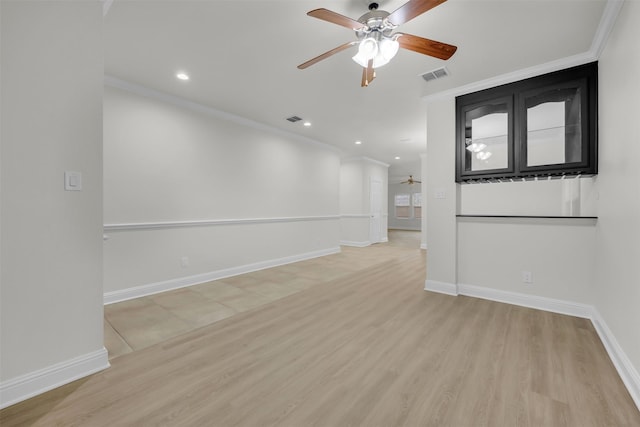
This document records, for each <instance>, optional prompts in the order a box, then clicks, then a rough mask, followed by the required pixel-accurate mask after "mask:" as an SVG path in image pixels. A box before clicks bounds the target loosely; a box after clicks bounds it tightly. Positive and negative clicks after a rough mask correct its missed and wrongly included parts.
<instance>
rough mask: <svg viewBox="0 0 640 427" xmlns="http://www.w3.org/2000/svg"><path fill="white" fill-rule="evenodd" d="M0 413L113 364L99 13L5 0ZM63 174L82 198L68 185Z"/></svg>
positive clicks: (91, 5) (79, 5) (87, 7)
mask: <svg viewBox="0 0 640 427" xmlns="http://www.w3.org/2000/svg"><path fill="white" fill-rule="evenodd" d="M0 10H1V19H2V22H1V25H0V29H1V43H2V45H1V51H2V65H1V67H2V68H1V87H2V97H1V103H2V119H1V121H2V123H1V140H2V145H1V162H2V163H1V192H0V193H1V199H0V206H1V218H2V219H1V230H2V245H1V264H2V268H1V292H2V296H1V298H0V312H1V321H0V336H1V338H2V340H1V349H0V351H1V354H0V359H2V363H1V365H0V395H1V402H0V406H6V405H7V404H10V403H12V402H15V401H17V400H21V399H24V398H26V397H29V396H31V395H33V394H35V393H38V392H42V391H44V390H46V389H49V388H52V387H53V386H57V385H60V384H62V383H65V382H68V381H70V380H73V379H75V378H76V377H81V376H83V375H86V374H88V373H90V372H94V371H95V370H99V369H102V368H105V367H106V366H108V362H107V354H106V351H105V350H104V348H103V337H102V321H103V311H102V85H103V63H102V7H101V4H100V3H99V2H69V1H47V2H23V1H2V2H1V3H0ZM65 170H71V171H78V172H81V173H82V186H83V189H82V191H73V192H70V191H65V190H64V185H63V182H64V179H63V177H64V172H65Z"/></svg>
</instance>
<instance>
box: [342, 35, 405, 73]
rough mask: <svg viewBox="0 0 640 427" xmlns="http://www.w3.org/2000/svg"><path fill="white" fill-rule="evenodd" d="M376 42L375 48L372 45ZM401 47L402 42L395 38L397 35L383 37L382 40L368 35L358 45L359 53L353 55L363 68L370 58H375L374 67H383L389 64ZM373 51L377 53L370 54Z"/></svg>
mask: <svg viewBox="0 0 640 427" xmlns="http://www.w3.org/2000/svg"><path fill="white" fill-rule="evenodd" d="M374 44H375V49H372V48H371V46H373V45H374ZM399 48H400V43H398V41H397V40H395V37H383V38H382V39H381V40H380V41H377V40H376V39H374V38H373V37H367V38H366V39H364V40H362V41H361V42H360V45H359V46H358V53H357V54H356V55H355V56H354V57H353V60H354V61H355V62H356V63H357V64H358V65H360V66H361V67H363V68H367V63H368V62H369V59H373V68H378V67H382V66H383V65H387V64H388V63H389V61H391V59H393V57H394V56H396V53H398V49H399ZM372 52H375V55H373V56H370V55H371V53H372Z"/></svg>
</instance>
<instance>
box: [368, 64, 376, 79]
mask: <svg viewBox="0 0 640 427" xmlns="http://www.w3.org/2000/svg"><path fill="white" fill-rule="evenodd" d="M375 78H376V71H375V70H374V69H373V59H370V60H369V62H368V63H367V81H368V82H369V83H371V82H372V81H373V79H375Z"/></svg>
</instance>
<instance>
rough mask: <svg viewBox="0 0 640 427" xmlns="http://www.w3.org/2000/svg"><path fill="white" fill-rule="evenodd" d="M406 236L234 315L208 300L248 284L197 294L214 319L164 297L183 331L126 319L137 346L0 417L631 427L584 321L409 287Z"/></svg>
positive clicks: (419, 278) (101, 422) (127, 422)
mask: <svg viewBox="0 0 640 427" xmlns="http://www.w3.org/2000/svg"><path fill="white" fill-rule="evenodd" d="M411 236H412V235H411V234H406V233H401V232H397V233H390V239H391V241H390V243H388V244H378V245H374V246H372V247H369V248H357V249H356V248H345V250H344V252H343V253H341V254H336V255H332V256H330V257H323V258H321V259H318V260H315V263H318V265H322V266H323V268H324V271H326V272H327V276H329V277H331V279H330V280H323V279H322V277H323V276H322V274H321V273H322V269H320V268H316V267H313V268H312V267H311V266H313V265H316V264H313V263H307V264H306V266H307V269H305V268H304V264H302V266H301V265H300V264H293V265H290V266H283V267H280V268H279V269H282V268H284V267H288V269H284V270H279V269H272V271H271V272H267V271H265V272H264V273H263V274H267V273H269V274H270V276H269V277H270V278H269V280H268V282H269V283H275V284H278V283H280V284H282V283H285V282H286V280H285V279H290V281H291V283H294V281H295V280H294V279H295V277H294V276H297V277H298V278H300V277H302V276H300V275H301V274H303V272H304V271H308V273H307V276H306V277H305V279H307V280H306V281H302V282H298V283H299V287H300V288H299V289H298V290H297V291H296V292H289V293H288V294H287V295H284V296H282V294H281V293H279V292H275V291H276V288H273V287H271V286H269V287H268V290H263V292H262V294H264V295H267V294H270V295H272V296H274V295H275V296H278V298H273V299H271V300H270V301H268V302H265V303H264V304H261V305H256V306H253V307H252V308H247V309H246V310H244V311H240V310H237V309H233V308H232V307H228V306H226V305H225V304H224V301H222V300H216V298H217V296H218V295H219V292H223V293H224V292H231V293H234V292H235V291H234V290H233V289H231V288H229V287H228V286H233V287H237V288H238V289H244V290H246V291H247V292H249V291H248V290H247V289H249V288H250V287H251V286H253V287H252V290H251V292H255V293H259V291H260V288H259V282H260V280H261V279H260V277H261V276H259V275H254V276H253V278H254V279H256V280H257V282H256V280H247V281H243V279H242V278H237V279H235V283H234V284H231V283H226V286H224V287H222V288H224V290H217V289H216V290H214V291H211V293H209V294H208V295H209V297H211V296H212V295H214V296H216V298H210V300H211V301H213V302H215V303H216V304H219V305H223V306H224V307H228V308H231V309H232V310H233V313H232V314H230V315H229V316H226V317H224V318H219V319H218V318H217V317H216V316H212V317H207V315H206V310H204V309H203V308H202V302H201V301H202V300H205V302H208V301H209V299H205V298H204V297H203V298H201V299H199V300H198V302H196V303H195V304H196V308H197V309H196V310H195V311H196V312H198V313H199V314H197V315H196V316H193V315H192V314H189V313H188V310H187V309H185V308H184V307H181V305H180V304H178V303H176V301H177V300H172V299H170V298H169V297H168V296H164V297H163V299H162V300H160V301H159V302H158V301H155V303H156V305H158V306H159V307H163V308H164V309H165V310H168V312H169V314H170V315H172V316H175V317H176V318H177V319H179V320H180V321H182V322H184V324H185V325H187V328H186V329H185V331H182V332H178V333H175V334H174V333H173V332H172V333H171V334H173V335H171V334H168V335H171V337H169V338H163V335H162V333H160V332H153V333H151V335H153V336H154V337H155V338H153V340H148V341H145V340H144V334H143V333H140V332H139V329H137V328H138V327H140V328H143V327H144V325H145V321H139V320H134V322H133V323H136V325H139V326H135V327H131V328H130V329H128V330H129V331H134V332H132V333H131V332H130V335H131V336H137V337H140V336H142V338H140V340H139V342H137V345H138V346H139V348H136V343H134V344H133V346H132V345H129V344H127V343H128V340H125V339H124V338H123V340H124V341H125V343H124V344H122V343H120V344H121V345H122V348H121V349H120V352H121V355H119V356H118V357H115V358H113V359H112V360H111V363H112V367H111V368H110V369H108V370H106V371H104V372H101V373H98V374H95V375H93V376H91V377H89V378H85V379H83V380H80V381H76V382H74V383H71V384H69V385H67V386H64V387H61V388H59V389H56V390H53V391H51V392H49V393H45V394H44V395H41V396H38V397H36V398H34V399H30V400H28V401H25V402H22V403H19V404H17V405H14V406H12V407H9V408H6V409H5V410H3V411H0V424H1V425H2V426H3V427H5V426H7V427H8V426H17V425H20V426H22V425H25V426H53V425H63V426H155V425H166V426H247V427H250V426H292V427H301V426H456V427H458V426H460V427H462V426H580V427H582V426H640V412H639V411H638V410H637V408H636V407H635V406H634V404H633V402H632V400H631V398H630V396H629V394H628V393H627V391H626V389H625V388H624V385H623V384H622V381H621V380H620V378H619V377H618V375H617V373H616V371H615V369H614V367H613V365H612V363H611V361H610V360H609V358H608V356H607V354H606V352H605V350H604V348H603V346H602V344H601V343H600V341H599V339H598V337H597V334H596V332H595V331H594V329H593V327H592V325H591V323H590V322H589V321H588V320H585V319H578V318H573V317H569V316H563V315H558V314H553V313H547V312H542V311H537V310H533V309H527V308H523V307H517V306H511V305H507V304H500V303H495V302H490V301H484V300H480V299H474V298H469V297H463V296H459V297H451V296H446V295H440V294H435V293H429V292H425V291H424V290H423V287H424V278H425V264H426V263H425V255H424V251H420V250H419V249H417V246H415V248H410V247H407V245H408V243H411V241H412V239H413V238H412V237H411ZM416 244H419V242H417V243H416ZM285 273H286V274H285ZM290 275H292V276H290ZM278 277H279V278H280V279H282V281H281V282H279V281H278ZM263 278H264V277H263ZM249 282H251V283H252V285H251V286H249V285H248V283H249ZM300 283H302V284H300ZM215 284H216V282H212V283H211V286H215ZM283 288H286V287H283ZM278 289H280V288H278ZM291 289H292V288H291ZM205 293H206V291H205ZM285 293H286V292H285ZM203 295H204V294H203ZM228 296H229V295H228V294H227V297H228ZM191 297H192V295H191V296H188V297H186V298H183V299H182V300H183V301H184V300H190V299H191ZM167 298H168V299H169V302H167ZM138 303H139V304H140V306H141V307H144V306H145V305H147V304H146V303H142V302H140V301H138ZM238 307H240V305H238ZM130 308H131V307H130ZM115 309H116V308H115V307H114V313H113V316H114V317H112V319H115V317H117V316H118V315H117V314H116V312H117V310H115ZM171 310H174V311H171ZM203 310H204V311H203ZM153 311H154V312H156V314H155V315H156V316H160V318H161V317H162V316H161V315H160V314H157V313H158V311H157V310H156V309H155V308H154V309H153ZM129 312H130V313H135V310H133V309H132V310H129ZM180 313H183V315H182V317H180ZM189 316H191V317H189ZM107 317H109V314H108V313H107ZM189 319H191V320H189ZM194 319H196V320H194ZM197 319H201V320H200V321H198V320H197ZM202 319H204V320H202ZM214 319H215V320H214ZM114 323H115V324H117V325H115V327H114V333H115V334H117V335H118V336H120V337H121V338H122V337H123V336H126V335H127V332H126V331H127V327H123V326H122V324H124V323H123V321H122V320H121V321H119V322H115V321H114ZM121 323H122V324H121ZM147 323H148V322H147ZM178 323H179V322H178ZM140 325H141V326H140ZM198 325H203V326H198ZM118 328H120V329H122V330H123V331H125V332H123V333H124V335H120V333H119V332H116V329H118ZM178 329H179V328H178ZM172 330H173V329H172ZM158 337H159V338H158ZM129 339H130V338H129ZM154 340H155V342H151V341H154ZM131 341H135V340H131ZM127 346H128V348H126V347H127Z"/></svg>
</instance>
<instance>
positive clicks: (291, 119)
mask: <svg viewBox="0 0 640 427" xmlns="http://www.w3.org/2000/svg"><path fill="white" fill-rule="evenodd" d="M287 120H289V121H290V122H291V123H295V122H299V121H300V120H302V118H301V117H298V116H291V117H287Z"/></svg>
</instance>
